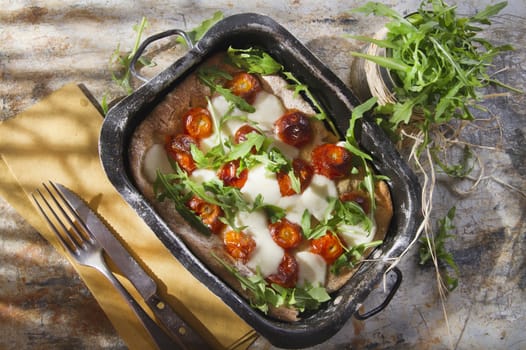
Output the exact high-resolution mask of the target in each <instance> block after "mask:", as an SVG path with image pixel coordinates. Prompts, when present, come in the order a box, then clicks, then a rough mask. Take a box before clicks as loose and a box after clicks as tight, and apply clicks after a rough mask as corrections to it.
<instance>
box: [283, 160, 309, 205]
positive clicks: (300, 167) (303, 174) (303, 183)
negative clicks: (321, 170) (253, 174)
mask: <svg viewBox="0 0 526 350" xmlns="http://www.w3.org/2000/svg"><path fill="white" fill-rule="evenodd" d="M292 170H293V171H294V175H296V177H297V178H298V179H299V181H300V193H303V191H305V189H306V188H307V187H308V186H309V184H310V182H311V180H312V175H314V168H313V167H312V166H311V165H310V164H309V163H308V162H307V161H305V160H303V159H301V158H296V159H294V160H293V161H292ZM276 177H277V180H278V185H279V191H280V193H281V195H282V196H292V195H294V194H296V191H294V189H293V188H292V181H291V180H290V176H289V174H288V173H286V172H282V171H280V172H278V173H277V174H276Z"/></svg>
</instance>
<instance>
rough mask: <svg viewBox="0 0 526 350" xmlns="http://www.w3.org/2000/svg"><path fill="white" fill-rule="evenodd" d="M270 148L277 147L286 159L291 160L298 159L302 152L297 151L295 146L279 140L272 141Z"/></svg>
mask: <svg viewBox="0 0 526 350" xmlns="http://www.w3.org/2000/svg"><path fill="white" fill-rule="evenodd" d="M270 147H276V148H277V149H279V150H280V151H281V153H282V154H283V155H284V156H285V157H287V158H289V159H294V158H297V157H298V155H299V154H300V150H299V149H297V148H296V147H294V146H291V145H288V144H286V143H285V142H283V141H281V140H278V139H274V140H273V141H272V145H271V146H270Z"/></svg>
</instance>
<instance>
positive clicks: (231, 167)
mask: <svg viewBox="0 0 526 350" xmlns="http://www.w3.org/2000/svg"><path fill="white" fill-rule="evenodd" d="M238 170H239V159H236V160H232V161H230V162H228V163H225V164H223V165H222V166H221V168H219V171H218V173H217V177H219V179H221V180H222V181H223V184H224V185H225V186H232V187H236V188H242V187H243V186H245V183H246V182H247V179H248V169H243V170H241V172H238Z"/></svg>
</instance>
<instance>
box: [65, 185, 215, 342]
mask: <svg viewBox="0 0 526 350" xmlns="http://www.w3.org/2000/svg"><path fill="white" fill-rule="evenodd" d="M55 185H56V187H57V188H58V190H59V191H60V192H61V193H62V194H63V196H64V199H65V200H66V201H67V202H68V203H69V204H70V205H71V207H72V208H73V209H74V210H75V211H76V212H77V213H78V215H79V217H80V218H81V219H82V220H84V222H85V224H86V227H87V228H88V229H89V230H90V232H91V233H92V234H93V236H94V237H95V239H96V240H97V241H99V243H100V245H101V246H102V248H103V249H104V251H105V252H106V254H107V255H108V256H109V257H110V259H111V260H112V261H113V262H114V263H115V265H116V266H117V268H118V269H119V270H120V271H121V272H122V273H123V274H124V276H125V277H126V278H127V279H128V280H129V281H130V282H131V283H132V284H133V286H134V287H135V288H136V289H137V291H138V292H139V294H140V295H141V297H142V298H143V299H144V301H145V302H146V304H147V305H148V307H150V309H151V310H152V312H153V313H154V315H155V316H156V317H157V318H158V319H159V321H160V322H161V323H162V325H163V326H164V327H165V328H166V330H167V331H168V333H170V335H171V336H172V337H173V338H175V339H176V340H182V342H183V344H184V345H185V346H187V348H188V349H211V346H210V345H208V344H207V343H206V342H205V341H204V339H203V338H202V337H201V336H200V335H199V334H198V333H197V332H196V331H195V330H194V329H193V328H192V327H190V325H189V324H187V323H186V322H185V321H184V320H183V319H182V318H181V317H180V316H179V315H178V314H177V313H176V312H175V311H174V310H173V309H172V307H171V306H170V305H169V304H168V303H167V302H165V301H164V300H162V298H161V297H160V296H159V295H158V294H157V284H156V283H155V281H154V280H153V279H152V278H151V277H150V276H149V275H148V274H147V273H146V271H144V269H143V268H142V267H141V266H140V265H139V263H138V262H137V260H135V258H133V257H132V256H131V254H130V253H129V252H128V251H127V250H126V249H125V248H124V246H123V245H122V244H121V243H120V242H119V240H117V238H116V237H115V236H114V235H113V233H112V232H111V231H110V230H109V229H108V227H107V226H106V224H105V223H104V222H103V221H102V220H101V219H100V218H99V216H98V215H97V214H96V213H95V212H94V211H93V210H92V209H91V208H90V207H89V206H88V205H87V204H86V203H85V202H84V200H82V198H80V197H79V196H78V195H77V194H75V193H74V192H72V191H71V190H69V189H68V188H67V187H65V186H64V185H61V184H58V183H56V184H55Z"/></svg>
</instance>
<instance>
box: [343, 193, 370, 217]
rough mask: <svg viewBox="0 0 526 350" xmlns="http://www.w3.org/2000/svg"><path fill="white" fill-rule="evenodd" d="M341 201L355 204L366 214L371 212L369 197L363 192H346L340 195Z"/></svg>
mask: <svg viewBox="0 0 526 350" xmlns="http://www.w3.org/2000/svg"><path fill="white" fill-rule="evenodd" d="M340 200H341V201H342V202H355V203H356V204H358V205H359V206H360V207H362V209H363V212H364V213H365V214H369V211H370V210H371V209H370V208H371V205H370V200H369V196H368V195H367V194H365V193H363V192H361V191H351V192H345V193H342V194H341V195H340Z"/></svg>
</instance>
